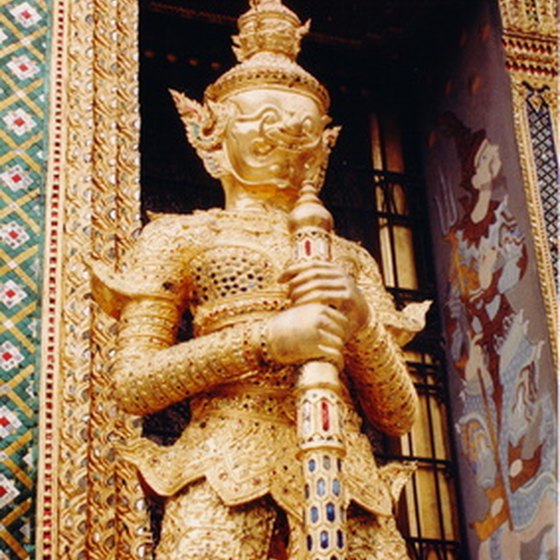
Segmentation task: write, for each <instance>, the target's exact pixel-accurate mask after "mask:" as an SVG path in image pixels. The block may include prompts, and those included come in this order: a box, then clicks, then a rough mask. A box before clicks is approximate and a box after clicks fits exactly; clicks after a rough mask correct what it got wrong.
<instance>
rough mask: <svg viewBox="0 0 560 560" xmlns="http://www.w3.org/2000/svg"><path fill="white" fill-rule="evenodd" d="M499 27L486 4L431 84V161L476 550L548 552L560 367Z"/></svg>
mask: <svg viewBox="0 0 560 560" xmlns="http://www.w3.org/2000/svg"><path fill="white" fill-rule="evenodd" d="M501 33H502V30H501V24H500V16H499V13H498V8H497V7H493V6H491V3H489V2H484V3H482V7H481V9H480V12H479V13H478V14H476V16H475V17H473V20H472V22H470V23H467V24H466V25H465V28H464V30H463V33H462V34H461V36H460V37H458V38H457V44H456V49H457V51H456V53H455V54H454V55H453V57H451V60H452V62H453V63H452V64H450V66H449V71H448V73H447V74H446V75H445V76H444V77H442V78H444V79H442V82H441V88H440V90H439V91H440V93H439V94H438V96H437V97H436V98H435V99H434V97H433V95H434V92H430V94H429V95H430V96H431V98H430V99H429V101H428V102H427V103H426V110H425V112H424V115H425V123H424V125H425V132H426V134H425V137H426V148H425V154H424V158H425V169H426V174H427V185H428V190H429V192H428V197H429V201H430V212H431V222H432V224H434V227H433V231H432V235H433V244H434V253H435V257H436V276H437V281H438V290H439V294H440V301H441V313H442V316H443V317H444V337H445V343H446V349H447V359H448V371H449V377H450V393H451V395H452V396H453V402H452V411H453V420H454V427H455V436H456V446H457V450H458V456H459V469H460V479H461V485H462V495H463V503H464V509H465V518H466V524H467V534H468V540H469V548H470V557H471V558H491V559H492V560H497V559H506V558H507V559H517V558H535V559H537V558H539V559H541V558H542V559H544V558H552V557H554V553H553V551H554V550H555V549H556V527H555V523H556V513H555V511H556V510H555V508H556V504H555V502H556V495H555V490H556V470H555V469H556V465H555V458H556V438H557V435H556V411H555V408H556V394H555V390H556V369H555V367H554V365H553V349H552V345H553V344H552V343H551V338H550V331H549V327H548V326H547V305H549V302H547V301H545V299H544V298H543V290H542V282H541V280H540V278H541V276H540V275H539V267H540V266H541V262H540V261H539V259H538V257H537V254H536V251H535V237H534V232H535V229H534V227H532V226H533V225H534V222H535V220H536V219H539V216H537V217H535V216H534V215H531V208H529V205H528V203H527V198H526V192H525V189H524V176H523V173H522V167H521V165H520V158H519V155H518V147H517V143H516V129H515V121H514V117H513V114H514V110H513V103H512V88H511V82H510V78H509V75H508V72H507V70H506V63H505V54H504V49H503V47H502V35H501ZM551 126H552V125H551ZM551 126H550V130H549V131H548V143H549V144H550V143H552V142H553V138H554V131H553V130H552V128H551ZM556 165H557V164H556ZM556 169H557V167H556Z"/></svg>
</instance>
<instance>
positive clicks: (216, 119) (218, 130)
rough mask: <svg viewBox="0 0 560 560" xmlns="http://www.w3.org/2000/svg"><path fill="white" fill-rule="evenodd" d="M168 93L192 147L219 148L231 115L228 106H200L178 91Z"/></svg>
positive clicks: (215, 103)
mask: <svg viewBox="0 0 560 560" xmlns="http://www.w3.org/2000/svg"><path fill="white" fill-rule="evenodd" d="M169 92H170V93H171V97H173V101H174V102H175V106H176V107H177V111H178V112H179V115H180V117H181V120H182V121H183V124H184V125H185V130H186V133H187V138H188V139H189V142H190V143H191V144H192V146H193V147H194V148H195V149H196V150H212V149H215V148H217V147H219V145H220V144H221V142H222V140H223V134H224V131H225V129H226V126H227V123H228V119H229V117H230V115H231V110H230V108H229V104H227V103H219V102H214V101H207V102H206V103H204V105H202V104H200V103H198V101H195V100H194V99H191V98H190V97H187V96H186V95H185V94H184V93H181V92H179V91H175V90H173V89H170V90H169Z"/></svg>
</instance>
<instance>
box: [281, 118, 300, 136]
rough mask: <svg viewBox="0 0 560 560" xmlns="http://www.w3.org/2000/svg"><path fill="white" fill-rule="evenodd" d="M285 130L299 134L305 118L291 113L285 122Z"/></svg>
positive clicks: (295, 134)
mask: <svg viewBox="0 0 560 560" xmlns="http://www.w3.org/2000/svg"><path fill="white" fill-rule="evenodd" d="M282 128H283V130H284V132H286V133H287V134H290V135H292V136H299V135H301V133H302V131H303V120H302V119H301V117H300V116H299V115H297V114H295V113H291V114H289V115H288V116H287V117H286V118H285V119H284V122H283V126H282Z"/></svg>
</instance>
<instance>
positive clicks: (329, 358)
mask: <svg viewBox="0 0 560 560" xmlns="http://www.w3.org/2000/svg"><path fill="white" fill-rule="evenodd" d="M318 349H319V351H320V352H321V356H320V357H319V359H320V360H325V361H326V362H330V363H332V364H334V365H335V366H336V367H337V369H339V370H341V369H342V368H343V367H344V358H343V354H342V350H341V349H337V348H331V347H330V346H323V345H322V344H320V345H319V347H318Z"/></svg>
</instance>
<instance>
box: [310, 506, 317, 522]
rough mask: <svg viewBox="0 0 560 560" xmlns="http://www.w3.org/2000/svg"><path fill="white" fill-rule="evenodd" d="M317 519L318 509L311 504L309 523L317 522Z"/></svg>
mask: <svg viewBox="0 0 560 560" xmlns="http://www.w3.org/2000/svg"><path fill="white" fill-rule="evenodd" d="M317 521H319V509H318V508H316V507H315V506H313V507H312V508H311V523H317Z"/></svg>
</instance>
